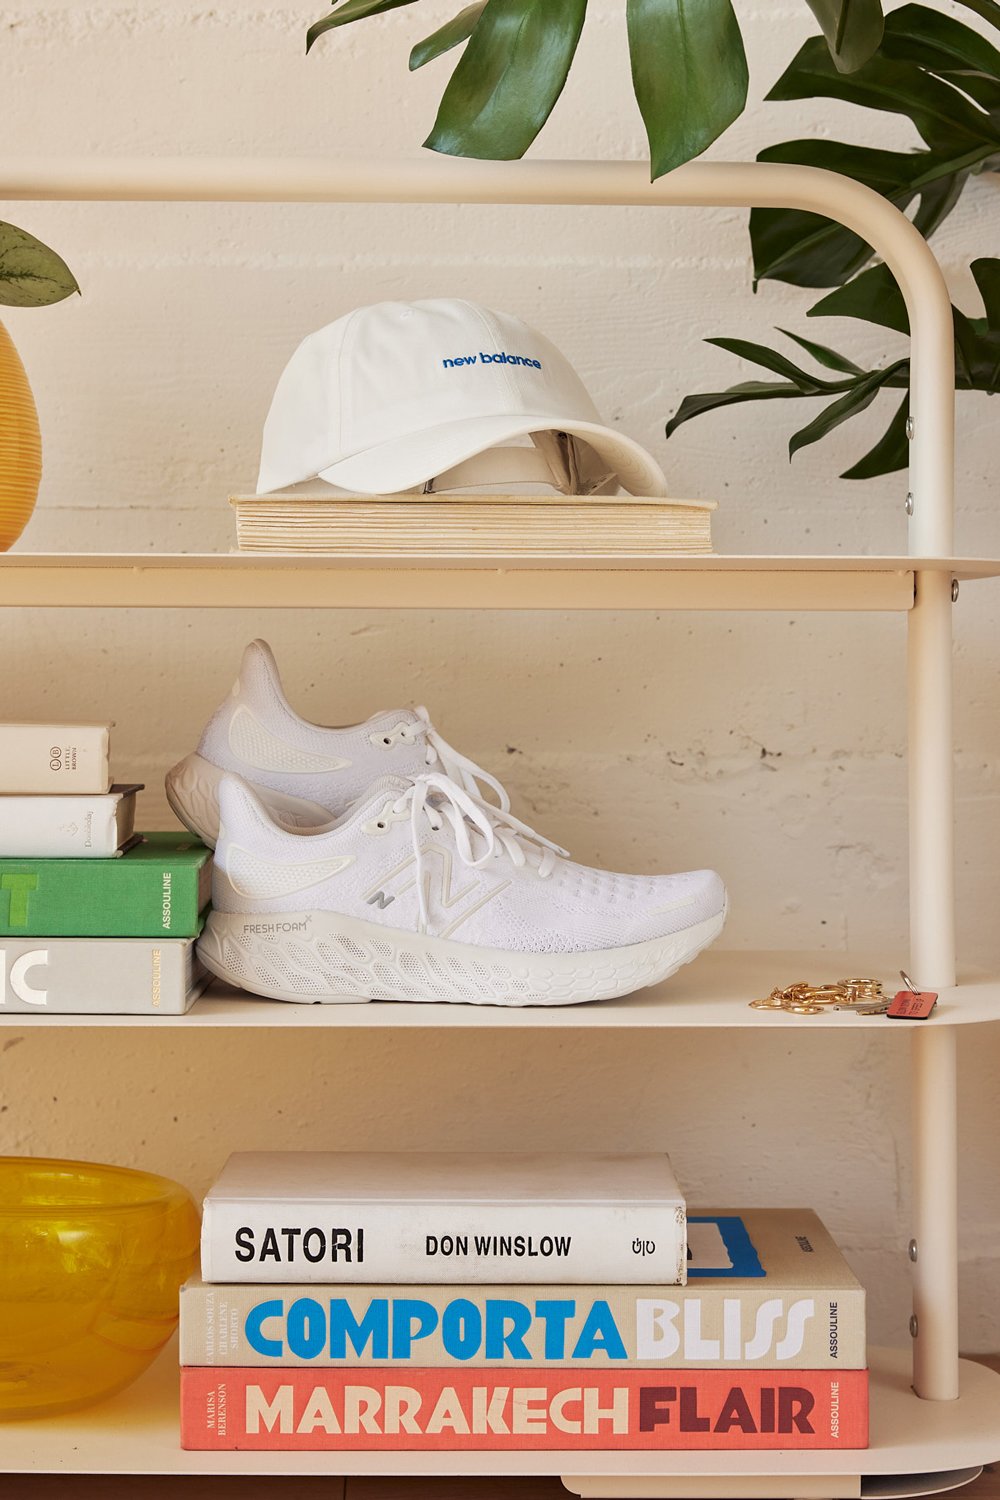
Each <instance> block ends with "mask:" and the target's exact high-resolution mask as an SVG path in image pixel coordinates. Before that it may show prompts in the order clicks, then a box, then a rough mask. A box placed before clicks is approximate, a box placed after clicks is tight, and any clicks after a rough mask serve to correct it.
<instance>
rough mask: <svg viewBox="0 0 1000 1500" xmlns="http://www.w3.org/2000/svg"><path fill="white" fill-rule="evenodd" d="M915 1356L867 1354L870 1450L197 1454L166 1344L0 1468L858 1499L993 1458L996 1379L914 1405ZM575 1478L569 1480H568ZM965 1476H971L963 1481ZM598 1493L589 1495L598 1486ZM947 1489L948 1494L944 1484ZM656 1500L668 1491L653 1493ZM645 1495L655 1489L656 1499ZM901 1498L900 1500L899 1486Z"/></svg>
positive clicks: (997, 1423)
mask: <svg viewBox="0 0 1000 1500" xmlns="http://www.w3.org/2000/svg"><path fill="white" fill-rule="evenodd" d="M909 1364H910V1353H909V1350H903V1349H876V1350H872V1352H871V1433H870V1446H869V1447H868V1448H867V1449H862V1450H851V1451H843V1452H831V1451H826V1450H820V1451H818V1452H812V1453H807V1452H787V1451H779V1452H772V1453H766V1452H756V1453H755V1452H743V1453H697V1452H694V1453H692V1452H686V1453H675V1454H672V1453H624V1454H623V1453H614V1452H602V1451H590V1452H586V1453H580V1452H573V1453H469V1454H462V1453H384V1454H380V1453H336V1454H334V1453H192V1452H185V1451H184V1450H182V1449H181V1447H180V1446H179V1443H178V1437H177V1433H178V1410H177V1383H178V1376H177V1351H176V1345H175V1344H173V1343H172V1344H171V1345H170V1346H169V1347H168V1348H167V1349H166V1350H165V1351H164V1352H163V1354H162V1355H161V1356H160V1357H159V1359H158V1360H157V1361H156V1363H155V1364H154V1365H153V1366H152V1368H151V1369H150V1370H149V1371H147V1373H146V1374H145V1375H144V1376H143V1377H142V1379H141V1380H139V1381H137V1382H136V1384H135V1385H134V1386H132V1387H131V1388H130V1389H129V1390H127V1391H123V1392H122V1394H121V1395H119V1396H117V1397H115V1398H113V1399H112V1400H111V1401H107V1402H104V1403H103V1404H102V1405H101V1406H95V1407H91V1408H90V1409H88V1410H86V1411H82V1412H78V1413H70V1414H69V1415H67V1416H62V1417H49V1418H43V1419H42V1420H37V1421H32V1422H15V1423H5V1424H4V1426H3V1429H2V1432H3V1441H2V1443H0V1472H6V1473H22V1472H25V1473H26V1472H31V1473H49V1474H53V1473H63V1472H73V1473H78V1474H213V1475H219V1476H222V1475H233V1474H237V1475H238V1474H272V1475H278V1474H286V1475H319V1474H398V1473H407V1474H413V1475H443V1474H476V1475H489V1474H504V1475H516V1474H557V1475H562V1476H566V1479H565V1482H566V1484H567V1488H568V1489H570V1490H571V1491H574V1492H575V1493H582V1494H588V1493H594V1494H605V1493H608V1487H607V1485H606V1484H601V1483H600V1482H599V1481H600V1480H601V1479H607V1478H613V1477H617V1476H622V1477H625V1476H626V1475H627V1483H628V1485H629V1486H631V1487H629V1488H624V1489H622V1490H621V1491H620V1493H621V1494H622V1495H633V1496H635V1495H640V1494H642V1493H643V1491H642V1489H641V1488H639V1487H637V1485H636V1482H638V1484H640V1485H641V1482H642V1481H643V1480H645V1479H651V1478H653V1477H654V1476H656V1477H662V1478H665V1479H668V1480H669V1479H671V1478H677V1479H683V1480H684V1481H686V1483H687V1488H686V1489H685V1488H683V1487H681V1488H679V1489H678V1491H677V1493H678V1495H685V1494H688V1495H690V1494H696V1493H698V1492H699V1489H700V1485H701V1484H702V1483H703V1482H705V1481H709V1480H711V1479H712V1478H713V1477H722V1478H724V1479H725V1481H726V1488H725V1489H724V1490H723V1491H722V1493H723V1494H727V1493H728V1494H738V1493H740V1492H741V1481H746V1480H750V1481H753V1480H754V1479H755V1478H766V1480H767V1485H768V1488H767V1489H766V1490H761V1491H760V1493H762V1494H765V1493H766V1494H768V1495H771V1496H779V1495H794V1496H800V1497H804V1496H809V1495H815V1496H826V1497H840V1496H844V1497H848V1496H858V1495H861V1494H862V1476H873V1477H874V1476H885V1475H893V1476H897V1475H899V1476H902V1475H927V1474H942V1473H947V1472H950V1471H953V1470H955V1469H963V1470H965V1469H968V1468H970V1467H976V1466H978V1465H981V1464H983V1463H988V1462H990V1461H992V1459H994V1458H995V1457H996V1455H997V1453H998V1452H1000V1375H998V1374H996V1373H995V1372H994V1371H992V1370H989V1369H987V1368H986V1367H985V1366H983V1365H978V1364H975V1363H973V1362H972V1361H969V1360H962V1362H961V1365H960V1389H959V1396H958V1399H957V1400H956V1401H936V1402H935V1401H921V1400H920V1399H919V1398H918V1397H917V1396H915V1395H914V1394H913V1391H912V1390H911V1388H910V1374H909ZM573 1475H580V1476H581V1477H580V1478H579V1479H576V1480H574V1479H573V1478H572V1477H571V1476H573ZM966 1477H968V1476H966ZM595 1480H596V1481H598V1483H597V1484H596V1486H595V1487H594V1488H593V1489H591V1488H589V1487H590V1486H591V1485H592V1484H593V1483H594V1481H595ZM942 1487H945V1488H946V1487H947V1485H943V1486H942ZM655 1492H656V1493H657V1494H662V1493H663V1487H662V1486H658V1487H657V1489H656V1491H655ZM651 1493H652V1492H651ZM897 1493H904V1494H905V1493H907V1489H906V1487H905V1486H903V1487H901V1488H900V1489H899V1490H898V1491H897Z"/></svg>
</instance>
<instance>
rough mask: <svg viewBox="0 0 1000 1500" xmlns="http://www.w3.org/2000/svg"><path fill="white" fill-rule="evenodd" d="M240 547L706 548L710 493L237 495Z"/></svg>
mask: <svg viewBox="0 0 1000 1500" xmlns="http://www.w3.org/2000/svg"><path fill="white" fill-rule="evenodd" d="M229 503H230V505H231V506H232V507H233V509H234V511H235V512H236V541H237V546H238V547H239V549H240V551H241V552H315V553H325V554H327V555H328V556H332V557H380V556H384V555H390V556H395V557H423V556H442V555H444V556H460V557H496V556H513V557H531V556H542V557H545V556H550V555H553V556H554V555H559V554H565V553H569V554H571V555H575V556H580V557H590V556H600V557H608V556H614V557H631V556H636V555H645V556H654V557H664V556H674V555H679V556H685V555H697V554H704V553H710V552H711V551H712V512H713V511H714V510H715V508H716V502H715V501H714V500H664V499H645V498H636V497H634V496H631V495H589V496H581V495H555V496H544V497H539V496H536V495H417V494H412V495H411V494H405V495H403V494H397V495H360V496H359V495H344V496H340V495H331V494H330V492H329V490H327V492H326V493H325V494H319V493H317V494H315V495H312V494H306V493H301V492H290V491H287V492H285V491H276V492H275V493H274V494H270V495H232V496H230V500H229Z"/></svg>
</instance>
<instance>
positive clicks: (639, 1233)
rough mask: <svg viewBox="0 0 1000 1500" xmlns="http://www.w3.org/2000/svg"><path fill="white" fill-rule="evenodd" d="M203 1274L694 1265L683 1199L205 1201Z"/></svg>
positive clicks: (348, 1277) (551, 1271)
mask: <svg viewBox="0 0 1000 1500" xmlns="http://www.w3.org/2000/svg"><path fill="white" fill-rule="evenodd" d="M201 1256H202V1277H203V1278H204V1280H205V1281H229V1282H241V1281H256V1282H268V1283H271V1282H287V1281H303V1282H327V1283H329V1282H335V1283H346V1284H362V1283H365V1282H373V1281H377V1282H385V1283H388V1284H390V1285H394V1284H399V1283H402V1282H427V1283H434V1284H441V1283H444V1282H463V1281H464V1282H476V1283H480V1282H498V1281H506V1282H510V1283H514V1284H518V1285H523V1284H525V1283H531V1282H581V1283H584V1282H608V1283H612V1284H619V1285H621V1284H626V1283H634V1284H644V1285H645V1284H654V1283H664V1284H669V1285H672V1286H677V1285H680V1284H681V1283H683V1282H684V1280H685V1278H686V1272H687V1233H686V1217H685V1211H684V1206H683V1204H682V1203H676V1204H665V1203H655V1204H653V1203H648V1202H647V1203H629V1202H624V1203H620V1204H610V1203H607V1204H604V1203H596V1204H595V1203H560V1204H557V1205H543V1204H539V1203H532V1204H516V1203H468V1202H459V1203H433V1202H426V1203H424V1202H416V1203H414V1202H407V1203H391V1202H384V1203H371V1202H368V1203H350V1202H346V1201H344V1202H340V1203H322V1202H312V1201H309V1202H303V1201H301V1200H299V1201H296V1202H287V1203H283V1202H280V1201H274V1202H270V1203H263V1204H262V1203H239V1202H235V1201H230V1200H223V1201H212V1199H209V1200H208V1201H206V1204H205V1212H204V1217H203V1220H202V1234H201Z"/></svg>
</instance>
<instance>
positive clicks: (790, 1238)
mask: <svg viewBox="0 0 1000 1500" xmlns="http://www.w3.org/2000/svg"><path fill="white" fill-rule="evenodd" d="M703 1231H704V1232H703ZM741 1233H742V1235H745V1236H746V1239H747V1240H748V1241H749V1242H750V1243H751V1244H752V1246H753V1249H754V1252H755V1254H756V1255H757V1257H759V1260H758V1263H759V1265H760V1267H761V1274H759V1275H758V1274H757V1271H756V1270H755V1269H754V1267H753V1264H752V1263H750V1264H747V1262H746V1261H745V1259H744V1247H743V1245H742V1244H741ZM720 1245H722V1246H724V1247H725V1246H729V1247H731V1249H730V1250H724V1251H723V1253H724V1255H725V1256H726V1258H727V1259H728V1261H729V1266H728V1274H723V1275H718V1274H717V1273H718V1271H719V1269H720V1264H719V1262H720V1258H721V1257H720V1254H719V1253H718V1247H719V1246H720ZM687 1269H688V1281H687V1285H686V1286H682V1287H681V1286H656V1287H654V1286H608V1285H604V1286H593V1285H590V1286H573V1285H569V1284H567V1285H562V1286H558V1285H552V1284H540V1283H536V1284H535V1285H523V1286H518V1285H511V1284H509V1283H508V1284H506V1285H500V1286H486V1285H476V1284H471V1285H470V1284H469V1283H465V1282H460V1281H453V1282H450V1283H448V1284H447V1285H440V1286H434V1285H427V1284H426V1283H424V1284H418V1285H412V1286H403V1287H400V1286H385V1285H383V1286H358V1287H342V1286H333V1285H329V1284H327V1285H320V1286H317V1285H310V1286H308V1287H304V1286H303V1285H302V1284H301V1282H299V1283H296V1282H285V1283H283V1284H279V1285H261V1284H253V1283H249V1284H248V1283H243V1284H238V1285H218V1284H213V1283H209V1282H205V1281H202V1280H201V1278H200V1277H193V1278H192V1279H191V1280H190V1281H188V1282H187V1283H186V1284H185V1285H184V1286H183V1287H182V1288H181V1298H180V1305H181V1316H180V1361H181V1364H182V1365H229V1366H237V1365H257V1366H295V1365H312V1366H314V1367H322V1366H340V1365H345V1366H350V1367H353V1368H358V1367H362V1366H379V1365H394V1366H409V1365H415V1366H421V1365H422V1366H428V1367H433V1368H438V1367H446V1368H461V1367H463V1366H465V1365H467V1364H468V1363H470V1362H471V1361H474V1362H475V1364H476V1365H477V1367H478V1366H484V1367H487V1366H508V1367H517V1368H533V1367H536V1366H562V1365H569V1366H576V1365H579V1366H584V1367H591V1368H596V1369H603V1368H609V1367H617V1366H633V1367H644V1366H649V1367H655V1368H662V1369H675V1368H676V1369H687V1368H692V1369H702V1368H713V1367H725V1366H733V1367H739V1368H751V1369H752V1368H760V1369H782V1368H785V1369H823V1368H824V1367H827V1366H831V1367H836V1368H839V1369H844V1370H848V1369H863V1368H864V1367H865V1366H866V1365H867V1363H868V1361H867V1354H866V1340H865V1292H864V1288H863V1287H862V1286H861V1285H860V1284H859V1282H858V1281H857V1279H856V1277H855V1276H854V1275H853V1274H852V1272H851V1270H850V1267H849V1266H848V1265H847V1262H846V1261H845V1260H844V1258H843V1256H842V1255H841V1253H840V1251H839V1250H838V1249H837V1246H836V1245H835V1244H834V1242H833V1240H832V1238H831V1237H830V1235H829V1234H828V1232H827V1230H826V1229H825V1228H824V1226H823V1224H822V1223H821V1222H820V1220H819V1218H818V1217H817V1216H816V1214H814V1213H813V1212H812V1211H811V1210H809V1209H787V1208H778V1209H760V1208H758V1209H740V1210H727V1211H725V1212H722V1213H712V1214H701V1213H698V1214H694V1215H689V1217H688V1263H687ZM741 1273H742V1274H741Z"/></svg>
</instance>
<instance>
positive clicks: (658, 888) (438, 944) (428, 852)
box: [198, 772, 726, 1005]
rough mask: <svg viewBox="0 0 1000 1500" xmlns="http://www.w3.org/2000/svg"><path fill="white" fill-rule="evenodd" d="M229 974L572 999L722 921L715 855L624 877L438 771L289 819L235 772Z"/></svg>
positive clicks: (218, 903) (246, 984)
mask: <svg viewBox="0 0 1000 1500" xmlns="http://www.w3.org/2000/svg"><path fill="white" fill-rule="evenodd" d="M219 802H220V806H221V814H222V828H221V832H220V836H219V845H218V850H217V852H216V856H215V871H214V876H213V886H212V911H211V912H210V913H209V917H208V923H207V926H206V928H205V931H204V933H203V935H202V938H201V940H200V942H199V944H198V951H199V953H200V955H201V958H202V960H203V962H204V963H205V964H206V965H207V966H208V968H209V969H211V971H212V972H213V974H217V975H219V976H220V977H221V978H223V979H227V980H229V981H231V982H232V983H233V984H235V985H238V986H240V987H241V988H243V989H247V990H251V991H253V993H255V994H258V995H266V996H268V997H269V998H271V999H273V1000H299V1001H320V1002H344V1001H360V1000H457V1001H462V1000H464V1001H469V1002H471V1003H473V1004H480V1005H482V1004H487V1005H572V1004H574V1003H575V1002H577V1001H581V1000H606V999H609V998H610V997H612V996H615V995H625V994H628V993H630V992H631V991H633V990H637V989H642V988H644V987H645V986H646V985H650V984H655V983H656V982H657V981H658V980H661V979H665V978H666V977H667V975H669V974H672V973H673V972H674V970H675V969H678V968H680V966H681V964H685V963H688V962H689V961H690V960H691V959H692V958H694V957H695V955H696V954H697V953H699V952H700V951H701V949H702V948H704V947H706V946H707V945H708V944H709V943H711V942H712V941H713V939H714V938H716V937H717V936H718V934H719V933H720V932H721V930H722V924H723V922H724V920H725V915H726V892H725V888H724V887H723V884H722V881H721V880H720V879H719V877H718V875H716V874H715V873H714V872H713V871H711V870H696V871H694V872H692V873H689V874H685V875H654V876H644V875H612V874H608V873H607V872H606V871H603V870H591V869H587V868H586V867H585V866H583V865H577V864H573V863H571V862H570V860H569V858H568V856H567V855H566V853H565V851H564V850H562V849H559V848H558V846H556V845H555V844H551V843H549V841H548V840H547V839H543V838H542V837H541V836H540V835H539V834H537V833H533V832H532V831H531V829H529V828H527V827H526V826H525V825H524V824H523V823H520V822H518V820H517V819H516V818H513V817H511V815H510V814H509V813H508V812H503V811H501V810H500V809H499V808H493V807H491V806H488V805H487V804H485V803H483V802H481V801H479V800H477V799H476V798H474V797H472V796H471V795H470V794H469V793H468V792H467V791H465V790H464V789H463V788H462V787H460V786H458V785H457V784H456V783H455V782H454V781H451V780H450V779H449V778H448V777H447V776H443V775H441V774H439V773H437V772H431V773H430V774H428V775H423V776H418V777H416V778H414V779H413V780H409V781H406V780H402V779H399V778H396V777H385V778H383V779H382V780H381V781H379V782H377V783H376V784H375V785H374V786H372V787H370V788H369V790H368V792H367V793H366V795H365V796H364V797H362V798H361V799H359V801H358V802H357V803H356V805H355V806H354V807H353V808H351V809H350V810H349V811H348V812H347V813H345V814H344V816H343V817H341V818H339V819H338V820H336V821H335V822H332V823H330V824H328V825H327V827H326V828H321V829H316V830H312V831H310V832H308V833H303V832H294V831H291V830H289V829H287V828H282V827H279V826H278V825H277V824H276V823H275V822H274V821H273V819H272V818H271V817H270V816H269V815H268V812H267V809H266V808H265V807H264V806H263V804H262V803H261V802H260V801H259V800H258V798H257V797H256V796H255V795H254V793H253V791H252V790H251V789H250V787H248V786H247V785H246V783H244V782H242V781H240V780H238V779H237V778H235V777H224V778H223V780H222V781H221V783H220V785H219Z"/></svg>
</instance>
